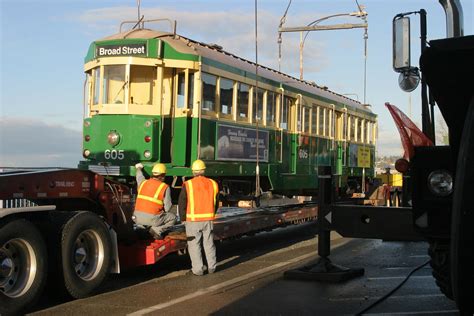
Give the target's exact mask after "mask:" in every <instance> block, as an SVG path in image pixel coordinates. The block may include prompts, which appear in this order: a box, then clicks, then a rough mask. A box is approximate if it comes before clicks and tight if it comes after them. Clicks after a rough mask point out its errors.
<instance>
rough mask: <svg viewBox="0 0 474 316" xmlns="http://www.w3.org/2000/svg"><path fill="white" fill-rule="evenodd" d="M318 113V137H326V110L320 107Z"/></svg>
mask: <svg viewBox="0 0 474 316" xmlns="http://www.w3.org/2000/svg"><path fill="white" fill-rule="evenodd" d="M318 111H319V120H318V125H319V129H318V135H319V136H324V112H325V111H326V109H325V108H323V107H321V106H318Z"/></svg>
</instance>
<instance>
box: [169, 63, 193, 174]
mask: <svg viewBox="0 0 474 316" xmlns="http://www.w3.org/2000/svg"><path fill="white" fill-rule="evenodd" d="M173 77H174V79H173V83H174V84H173V96H174V97H173V101H172V104H173V106H172V114H171V116H172V120H171V121H172V122H171V125H172V126H171V131H172V135H171V144H170V147H171V162H172V164H173V165H174V166H188V165H190V150H191V149H190V148H191V131H192V128H191V113H192V109H193V103H194V73H193V72H190V71H189V69H175V71H174V76H173Z"/></svg>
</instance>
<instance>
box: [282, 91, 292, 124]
mask: <svg viewBox="0 0 474 316" xmlns="http://www.w3.org/2000/svg"><path fill="white" fill-rule="evenodd" d="M290 106H291V98H289V97H285V99H284V102H283V106H282V109H281V120H280V128H282V129H288V114H289V110H290Z"/></svg>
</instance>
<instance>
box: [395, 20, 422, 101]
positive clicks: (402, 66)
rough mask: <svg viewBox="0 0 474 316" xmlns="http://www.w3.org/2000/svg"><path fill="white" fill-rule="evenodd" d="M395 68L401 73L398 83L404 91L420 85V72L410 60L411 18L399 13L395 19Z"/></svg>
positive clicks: (409, 90)
mask: <svg viewBox="0 0 474 316" xmlns="http://www.w3.org/2000/svg"><path fill="white" fill-rule="evenodd" d="M393 70H395V71H396V72H399V73H400V77H399V78H398V84H399V86H400V88H401V89H402V90H403V91H405V92H411V91H413V90H415V89H416V87H418V84H419V83H420V72H419V70H418V68H416V67H412V66H411V62H410V18H408V17H405V16H399V15H397V16H395V18H394V19H393Z"/></svg>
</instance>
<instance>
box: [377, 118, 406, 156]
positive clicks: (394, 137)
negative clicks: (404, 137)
mask: <svg viewBox="0 0 474 316" xmlns="http://www.w3.org/2000/svg"><path fill="white" fill-rule="evenodd" d="M377 151H378V153H377V156H379V157H383V156H400V157H401V156H402V155H403V148H402V143H401V141H400V135H399V134H398V132H397V131H396V130H388V129H386V128H383V126H380V125H379V135H378V139H377Z"/></svg>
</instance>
